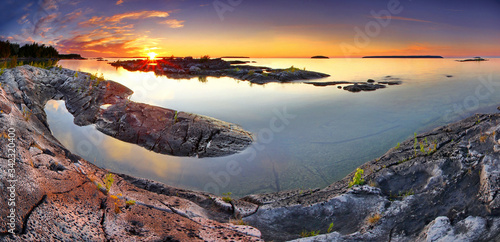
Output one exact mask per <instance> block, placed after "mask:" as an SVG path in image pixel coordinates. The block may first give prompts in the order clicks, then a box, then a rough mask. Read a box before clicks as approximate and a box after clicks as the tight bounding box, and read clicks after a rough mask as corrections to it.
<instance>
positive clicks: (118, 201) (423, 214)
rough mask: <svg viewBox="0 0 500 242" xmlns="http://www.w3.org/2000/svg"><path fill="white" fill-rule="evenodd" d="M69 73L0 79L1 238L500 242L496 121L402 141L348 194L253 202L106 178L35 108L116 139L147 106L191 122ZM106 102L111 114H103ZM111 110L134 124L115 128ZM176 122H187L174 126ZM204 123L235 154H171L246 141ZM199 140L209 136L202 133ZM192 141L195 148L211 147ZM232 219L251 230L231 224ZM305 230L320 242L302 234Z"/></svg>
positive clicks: (344, 183)
mask: <svg viewBox="0 0 500 242" xmlns="http://www.w3.org/2000/svg"><path fill="white" fill-rule="evenodd" d="M74 73H75V72H74V71H71V70H66V69H58V68H53V69H51V70H44V69H40V68H35V67H30V66H22V67H17V68H14V69H7V70H5V72H4V73H3V74H2V75H1V76H0V83H1V88H0V109H1V112H0V121H1V122H0V132H3V133H1V136H2V138H1V139H0V145H1V147H2V148H1V154H0V166H1V168H2V169H6V167H8V164H9V158H10V156H9V153H8V150H7V149H5V148H4V147H8V144H9V142H11V141H9V139H8V137H9V132H8V131H7V130H9V128H14V129H15V130H16V131H15V132H14V134H15V139H14V142H15V144H16V147H15V152H14V153H15V156H16V159H15V162H16V165H15V178H16V179H17V182H16V183H15V192H14V194H15V195H14V196H16V197H17V200H16V201H17V203H16V206H15V211H14V215H15V216H14V217H15V219H14V222H13V228H14V229H13V232H14V234H11V233H10V232H9V230H10V229H11V227H10V226H11V225H9V221H8V220H7V217H8V216H9V213H10V210H9V209H10V208H11V207H9V205H8V203H7V202H3V203H1V204H0V216H1V220H0V221H1V223H0V240H2V241H20V240H24V241H25V240H30V241H33V240H37V241H47V240H62V241H74V240H79V241H102V240H116V241H123V240H137V241H231V240H233V241H260V240H262V239H264V240H266V241H271V240H273V241H285V240H293V239H298V240H299V241H332V240H333V241H415V240H417V241H422V240H429V241H436V240H443V241H449V240H460V241H463V240H469V241H478V240H479V241H487V240H495V239H499V238H500V217H499V214H500V197H499V196H498V192H499V190H500V183H499V181H500V173H499V170H500V159H499V152H500V124H499V123H500V114H481V115H479V114H478V115H475V116H473V117H470V118H468V119H465V120H462V121H459V122H457V123H454V124H450V125H447V126H444V127H440V128H437V129H435V130H433V131H431V132H427V133H424V134H420V135H416V136H415V137H413V138H410V139H408V140H406V141H404V142H401V144H398V145H397V146H396V147H395V148H393V149H391V150H389V151H388V152H387V153H386V154H384V155H383V156H381V157H380V158H377V159H375V160H372V161H369V162H368V163H366V164H364V165H362V166H361V167H360V169H362V170H363V171H364V173H363V174H360V176H359V178H360V179H362V180H363V182H359V183H360V184H359V185H358V184H356V185H354V186H352V187H349V183H350V182H352V181H353V177H354V176H355V172H353V173H351V174H350V175H348V176H347V177H346V178H344V179H343V180H340V181H338V182H335V183H333V184H332V185H330V186H328V187H326V188H323V189H314V190H308V191H302V190H294V191H283V192H279V193H272V194H255V195H250V196H246V197H243V198H241V199H238V200H235V199H232V200H231V199H229V200H228V199H224V198H222V197H219V196H216V195H213V194H209V193H205V192H195V191H189V190H185V189H179V188H175V187H170V186H167V185H165V184H161V183H159V182H155V181H151V180H148V179H143V178H137V177H132V176H128V175H123V174H113V173H110V172H109V171H106V170H104V169H101V168H99V167H96V166H95V165H93V164H92V163H90V162H88V161H86V160H84V159H82V158H81V157H78V156H77V155H74V154H72V153H71V152H70V151H69V150H67V149H66V148H64V147H63V146H62V145H61V144H60V143H59V142H58V141H57V140H56V139H55V138H54V137H53V136H52V134H51V132H50V129H49V127H48V125H47V121H46V115H45V112H44V109H43V107H44V106H45V103H46V102H47V101H48V100H50V99H63V100H65V101H66V105H67V107H68V110H69V111H70V112H71V113H72V114H73V115H74V116H75V123H76V124H79V125H85V124H92V123H93V124H96V126H98V127H100V130H110V131H109V133H110V134H114V133H113V132H112V131H113V130H119V131H120V132H118V133H121V132H128V131H127V129H131V127H135V125H133V126H120V127H118V128H116V127H115V126H113V125H112V124H113V123H114V122H123V125H125V123H129V124H133V123H134V121H137V120H144V119H141V118H140V117H141V115H139V114H138V113H137V112H139V110H148V109H149V108H152V111H151V110H149V111H140V112H142V113H150V112H152V113H154V112H159V113H161V114H162V115H161V116H164V117H166V119H167V120H166V121H165V122H167V123H168V122H170V124H171V125H173V126H175V125H177V124H178V122H180V123H181V124H183V125H184V124H185V125H187V126H188V127H191V125H192V123H191V121H190V120H195V119H196V118H193V117H192V116H189V115H187V114H186V116H179V113H180V112H179V113H177V116H176V115H175V111H172V112H173V113H174V114H173V115H171V114H172V113H171V111H168V110H166V109H162V108H160V109H157V108H159V107H156V108H155V107H151V106H141V105H140V104H136V103H135V104H133V105H131V106H129V105H130V102H129V101H127V100H128V99H127V98H126V97H128V96H129V95H130V94H131V91H130V90H129V89H128V88H126V87H124V86H122V85H120V84H118V83H114V82H112V81H99V83H97V84H96V82H97V80H90V79H86V78H87V75H88V74H86V73H78V74H77V75H78V77H75V74H74ZM89 77H90V76H89ZM81 83H83V84H81ZM89 84H90V85H89ZM75 88H76V90H75ZM79 88H81V89H79ZM104 100H105V101H104ZM103 103H105V104H111V106H110V107H107V108H106V109H103V108H101V105H102V104H103ZM122 112H125V113H122ZM162 112H163V113H162ZM118 113H119V114H120V115H122V114H124V115H125V116H124V117H139V118H137V119H135V118H134V119H127V118H124V119H123V120H126V121H123V120H112V119H111V118H112V117H115V115H116V114H118ZM127 114H129V115H130V116H127ZM155 117H157V116H155ZM176 117H177V120H178V121H177V122H175V120H176ZM180 117H182V118H183V120H179V119H180ZM147 119H148V118H146V120H147ZM201 120H209V121H203V122H205V124H204V126H203V127H205V128H207V129H209V130H214V129H215V130H216V129H220V130H224V131H220V132H227V133H225V135H227V136H221V137H233V138H235V137H236V138H238V139H239V140H240V141H241V142H240V143H239V145H237V146H231V145H229V144H226V143H225V142H224V141H223V140H224V139H219V140H218V139H214V138H213V137H214V136H215V135H212V138H211V139H210V140H211V141H212V142H208V143H210V144H214V143H216V142H220V144H221V146H217V147H216V148H214V150H215V151H213V150H212V151H211V150H210V149H209V146H210V147H212V146H211V145H199V144H198V145H197V144H196V143H198V141H197V142H184V143H183V144H181V143H182V142H181V143H179V144H177V146H176V147H177V148H176V149H167V150H175V151H177V150H178V151H179V153H174V155H184V154H186V155H188V154H189V155H192V153H189V152H187V150H189V149H184V147H185V146H183V145H185V144H188V146H191V147H196V149H195V150H196V152H198V154H199V153H203V152H205V153H204V154H209V153H210V154H214V155H224V154H226V153H225V152H223V153H219V152H218V151H217V150H224V151H227V150H230V151H232V152H237V151H239V150H241V149H243V148H244V147H245V145H247V144H248V142H251V136H250V134H248V133H246V132H244V131H243V130H241V129H237V132H231V131H232V129H233V128H231V126H229V130H227V127H228V126H225V125H226V124H220V123H219V122H221V121H217V122H216V121H214V122H215V123H210V121H213V119H210V118H206V117H205V118H201ZM141 122H143V121H141ZM110 126H111V127H110ZM146 126H147V125H146ZM147 127H149V128H151V130H149V132H151V131H152V130H154V128H156V126H155V125H150V126H147ZM175 127H177V126H175ZM224 127H225V128H226V129H224ZM197 129H198V128H197ZM169 130H170V129H165V130H164V131H162V136H163V133H164V134H165V136H168V137H179V134H178V132H171V131H169ZM176 130H177V129H176ZM188 130H190V128H188ZM143 131H144V132H146V133H147V131H148V130H147V129H146V130H143ZM103 132H104V131H103ZM137 133H139V134H137ZM137 133H136V135H137V136H136V138H137V137H143V135H142V132H137ZM152 133H157V132H152ZM182 134H183V135H180V136H181V137H192V136H193V134H191V133H189V132H187V133H186V132H182ZM186 134H187V136H186ZM195 134H198V133H195ZM201 134H203V135H202V137H205V136H204V134H205V132H201ZM210 134H211V133H210V132H209V133H208V137H210ZM115 135H117V134H115ZM148 135H151V133H149V134H147V135H146V136H148ZM117 136H120V135H117ZM120 137H121V136H120ZM125 137H128V136H125ZM194 137H196V135H194ZM122 138H123V137H122ZM230 139H231V138H230ZM198 140H199V142H200V143H201V142H204V140H205V141H206V140H209V139H208V138H207V139H205V138H200V139H198ZM167 141H168V143H170V141H169V140H168V139H167ZM162 142H163V141H162ZM146 143H147V142H146ZM160 143H161V142H158V144H160ZM208 143H207V144H208ZM158 144H156V146H154V145H153V146H152V147H157V146H158ZM173 144H174V145H175V143H174V142H173ZM171 145H172V144H171ZM224 145H226V146H224ZM148 147H151V144H150V145H149V146H148ZM224 147H226V148H224ZM155 149H156V148H155ZM181 151H182V152H181ZM184 151H186V152H187V153H183V152H184ZM4 174H7V173H4ZM110 177H113V179H112V182H111V185H110V186H109V188H108V185H105V184H109V178H110ZM0 180H1V182H0V185H1V186H2V187H1V189H0V192H1V196H2V198H3V199H4V200H5V199H6V198H7V197H9V196H11V193H10V191H9V189H8V187H9V178H8V177H7V175H4V176H2V177H1V179H0ZM230 220H233V223H234V224H243V223H247V224H249V225H250V226H247V225H234V224H232V223H229V221H230ZM234 221H236V222H234ZM330 225H331V226H330ZM251 226H253V227H251ZM302 232H306V233H309V235H316V236H312V237H307V238H300V234H301V233H302Z"/></svg>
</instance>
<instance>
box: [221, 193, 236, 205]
mask: <svg viewBox="0 0 500 242" xmlns="http://www.w3.org/2000/svg"><path fill="white" fill-rule="evenodd" d="M231 194H232V193H231V192H226V193H222V195H223V197H222V201H224V202H227V203H230V202H231V201H233V199H232V198H231Z"/></svg>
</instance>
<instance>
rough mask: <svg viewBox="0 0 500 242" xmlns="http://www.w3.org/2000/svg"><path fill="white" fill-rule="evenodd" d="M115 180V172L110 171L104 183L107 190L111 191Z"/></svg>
mask: <svg viewBox="0 0 500 242" xmlns="http://www.w3.org/2000/svg"><path fill="white" fill-rule="evenodd" d="M114 181H115V179H114V176H113V174H111V173H108V174H107V175H106V177H105V179H104V185H105V186H106V191H108V192H109V189H111V186H113V182H114Z"/></svg>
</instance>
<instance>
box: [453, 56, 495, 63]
mask: <svg viewBox="0 0 500 242" xmlns="http://www.w3.org/2000/svg"><path fill="white" fill-rule="evenodd" d="M487 60H488V59H484V58H481V57H479V56H476V57H474V58H470V59H464V60H457V61H458V62H469V61H487Z"/></svg>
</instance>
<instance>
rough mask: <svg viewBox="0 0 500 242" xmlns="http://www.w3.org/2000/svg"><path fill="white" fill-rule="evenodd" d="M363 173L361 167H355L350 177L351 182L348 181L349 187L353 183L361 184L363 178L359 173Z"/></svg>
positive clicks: (363, 181)
mask: <svg viewBox="0 0 500 242" xmlns="http://www.w3.org/2000/svg"><path fill="white" fill-rule="evenodd" d="M363 173H365V171H363V169H361V168H358V169H356V173H355V174H354V177H353V178H352V182H349V187H352V186H354V185H363V184H364V183H365V179H363V178H361V175H363Z"/></svg>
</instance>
